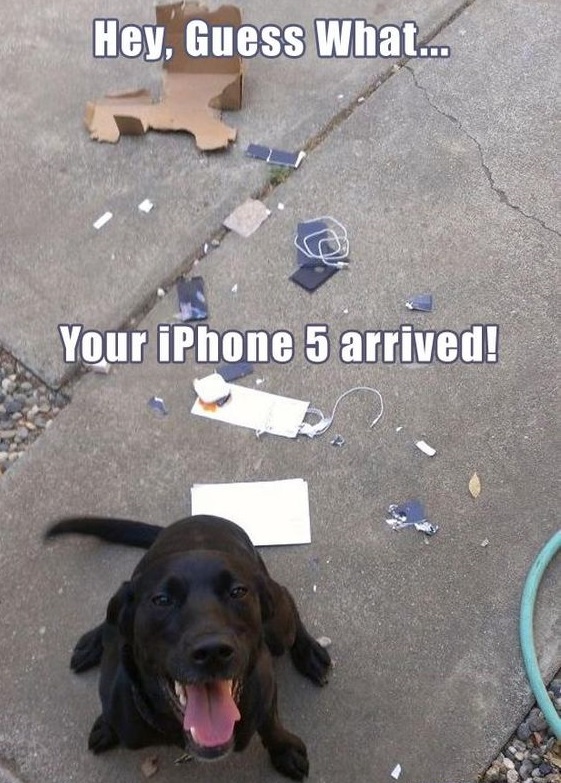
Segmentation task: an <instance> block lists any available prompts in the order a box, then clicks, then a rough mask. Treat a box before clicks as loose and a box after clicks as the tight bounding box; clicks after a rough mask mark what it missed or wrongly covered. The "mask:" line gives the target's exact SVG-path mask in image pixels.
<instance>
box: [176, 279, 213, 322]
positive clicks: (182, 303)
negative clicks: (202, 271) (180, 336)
mask: <svg viewBox="0 0 561 783" xmlns="http://www.w3.org/2000/svg"><path fill="white" fill-rule="evenodd" d="M177 298H178V300H179V311H180V316H181V320H182V321H201V320H204V319H205V318H208V309H207V306H206V298H205V292H204V283H203V278H202V277H192V278H191V279H190V280H184V279H183V278H182V279H181V280H178V281H177Z"/></svg>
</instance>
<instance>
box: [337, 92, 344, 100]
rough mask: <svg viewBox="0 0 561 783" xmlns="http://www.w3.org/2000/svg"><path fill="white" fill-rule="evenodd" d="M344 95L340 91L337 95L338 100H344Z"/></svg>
mask: <svg viewBox="0 0 561 783" xmlns="http://www.w3.org/2000/svg"><path fill="white" fill-rule="evenodd" d="M344 97H345V96H344V95H343V93H342V92H340V93H339V95H338V96H337V100H339V101H342V100H343V98H344Z"/></svg>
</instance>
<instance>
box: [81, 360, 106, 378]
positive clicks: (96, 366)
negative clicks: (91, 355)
mask: <svg viewBox="0 0 561 783" xmlns="http://www.w3.org/2000/svg"><path fill="white" fill-rule="evenodd" d="M84 367H87V368H88V370H91V371H92V372H97V373H100V374H101V375H107V374H108V373H109V371H110V369H111V365H110V364H109V362H108V361H107V359H100V360H99V361H98V362H94V363H93V364H86V363H85V362H84Z"/></svg>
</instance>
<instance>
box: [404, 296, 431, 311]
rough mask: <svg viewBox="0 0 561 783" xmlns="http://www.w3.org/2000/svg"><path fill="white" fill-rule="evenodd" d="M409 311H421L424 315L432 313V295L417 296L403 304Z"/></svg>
mask: <svg viewBox="0 0 561 783" xmlns="http://www.w3.org/2000/svg"><path fill="white" fill-rule="evenodd" d="M405 307H407V308H408V309H409V310H421V311H422V312H424V313H430V312H432V294H418V295H417V296H412V297H411V299H408V300H407V301H406V302H405Z"/></svg>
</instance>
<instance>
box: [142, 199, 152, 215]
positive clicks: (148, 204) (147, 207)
mask: <svg viewBox="0 0 561 783" xmlns="http://www.w3.org/2000/svg"><path fill="white" fill-rule="evenodd" d="M138 208H139V210H140V211H141V212H144V213H145V214H148V213H149V212H152V210H153V209H154V204H153V203H152V201H150V199H149V198H145V199H144V201H141V202H140V204H139V205H138Z"/></svg>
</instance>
